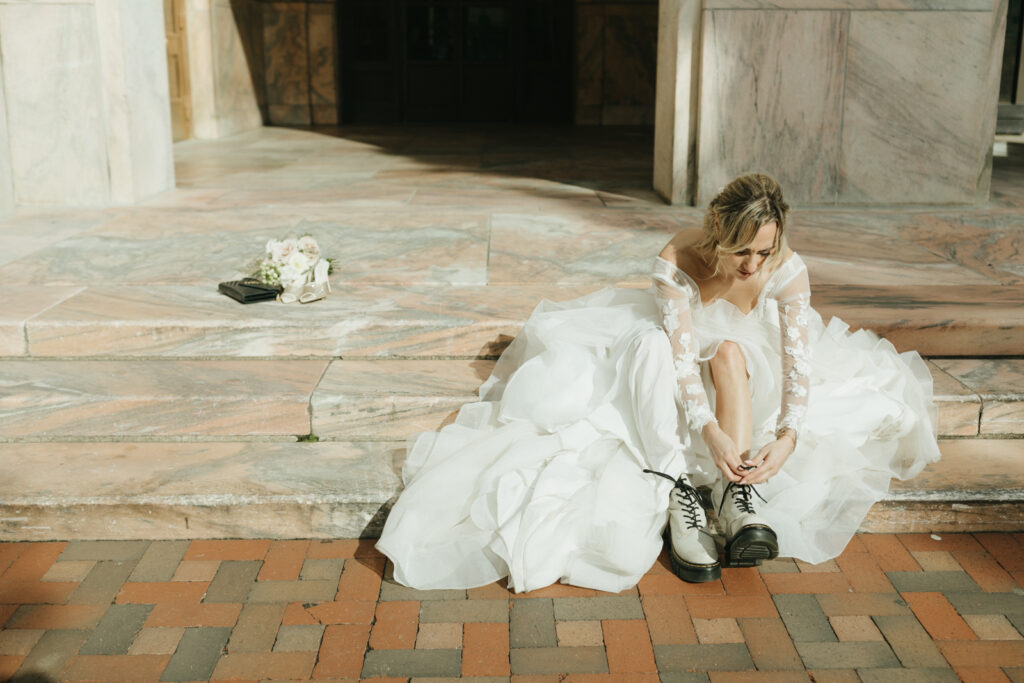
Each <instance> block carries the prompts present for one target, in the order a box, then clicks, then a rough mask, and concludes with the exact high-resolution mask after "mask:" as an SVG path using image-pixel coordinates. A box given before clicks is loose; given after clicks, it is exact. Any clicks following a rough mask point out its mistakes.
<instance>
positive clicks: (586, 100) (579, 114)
mask: <svg viewBox="0 0 1024 683" xmlns="http://www.w3.org/2000/svg"><path fill="white" fill-rule="evenodd" d="M575 81H576V113H575V116H576V123H577V124H579V125H597V124H600V123H601V101H602V92H603V91H602V86H603V84H604V5H602V4H577V5H576V78H575Z"/></svg>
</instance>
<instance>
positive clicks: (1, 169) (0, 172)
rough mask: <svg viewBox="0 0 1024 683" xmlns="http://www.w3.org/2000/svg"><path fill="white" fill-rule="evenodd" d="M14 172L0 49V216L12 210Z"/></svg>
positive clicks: (2, 59)
mask: <svg viewBox="0 0 1024 683" xmlns="http://www.w3.org/2000/svg"><path fill="white" fill-rule="evenodd" d="M13 177H14V170H13V168H12V167H11V146H10V143H9V141H8V132H7V106H6V104H5V103H4V55H3V50H2V49H0V216H3V215H4V214H5V213H9V212H10V211H11V209H13V208H14V182H13Z"/></svg>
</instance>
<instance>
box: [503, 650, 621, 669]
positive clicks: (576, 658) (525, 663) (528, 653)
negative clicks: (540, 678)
mask: <svg viewBox="0 0 1024 683" xmlns="http://www.w3.org/2000/svg"><path fill="white" fill-rule="evenodd" d="M509 656H510V658H511V663H512V673H513V675H524V674H552V673H554V674H559V673H608V660H607V659H606V658H605V651H604V648H603V647H527V648H514V649H512V650H511V652H510V653H509Z"/></svg>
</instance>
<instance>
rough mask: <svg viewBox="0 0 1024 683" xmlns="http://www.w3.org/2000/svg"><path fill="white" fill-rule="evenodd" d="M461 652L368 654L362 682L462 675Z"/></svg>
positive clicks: (417, 651)
mask: <svg viewBox="0 0 1024 683" xmlns="http://www.w3.org/2000/svg"><path fill="white" fill-rule="evenodd" d="M461 655H462V651H461V650H370V651H369V652H367V653H366V658H365V660H364V662H363V668H362V678H368V677H370V676H453V677H456V678H457V677H459V676H460V675H461V674H462V656H461Z"/></svg>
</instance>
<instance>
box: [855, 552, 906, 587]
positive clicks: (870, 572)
mask: <svg viewBox="0 0 1024 683" xmlns="http://www.w3.org/2000/svg"><path fill="white" fill-rule="evenodd" d="M911 558H912V556H911ZM836 564H837V565H838V566H839V569H840V570H841V571H842V572H843V575H844V576H845V577H846V580H847V581H848V582H849V583H850V587H851V588H852V589H853V590H854V591H855V592H857V593H892V592H893V591H895V590H896V589H895V588H893V585H892V583H891V582H890V581H889V578H888V577H887V576H886V575H885V572H883V571H882V568H881V567H879V566H878V563H877V562H875V558H874V556H873V555H871V553H867V552H863V553H862V552H858V553H843V554H842V555H840V556H839V557H837V558H836ZM915 564H916V561H915Z"/></svg>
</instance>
